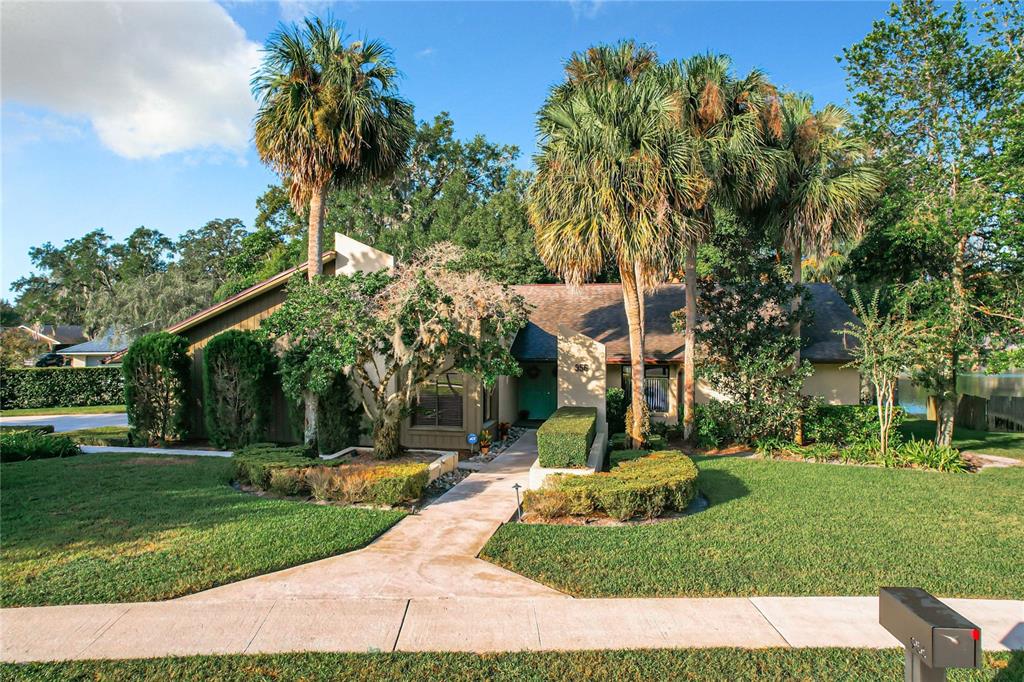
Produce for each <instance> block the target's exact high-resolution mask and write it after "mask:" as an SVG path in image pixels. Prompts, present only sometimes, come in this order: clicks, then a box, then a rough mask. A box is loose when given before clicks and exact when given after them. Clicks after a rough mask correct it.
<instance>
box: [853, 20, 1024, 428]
mask: <svg viewBox="0 0 1024 682" xmlns="http://www.w3.org/2000/svg"><path fill="white" fill-rule="evenodd" d="M1022 35H1024V30H1022V20H1021V12H1020V8H1019V5H1018V4H1016V3H1003V2H994V3H989V4H987V5H984V6H981V7H980V8H979V10H978V11H977V12H976V13H975V14H974V15H973V16H972V15H971V14H969V13H968V11H967V9H966V8H965V7H964V5H963V4H961V3H957V4H955V5H954V6H953V7H952V8H950V9H949V10H948V11H947V10H944V9H940V7H939V6H938V5H937V4H936V3H935V2H933V1H932V0H908V1H907V2H904V3H902V4H894V5H893V6H892V7H891V8H890V10H889V14H888V17H887V19H886V20H884V21H878V22H876V23H875V24H874V26H873V28H872V30H871V32H870V33H869V34H868V35H867V36H866V37H865V38H864V39H863V40H862V41H861V42H859V43H857V44H856V45H854V46H852V47H850V48H848V49H847V50H845V51H844V60H845V62H846V68H847V73H848V83H849V85H850V87H851V89H852V90H853V91H854V101H855V102H856V103H857V105H858V106H859V107H860V109H861V110H862V114H861V128H862V130H863V132H864V134H865V135H866V136H867V138H868V139H869V140H870V142H871V143H872V144H873V145H874V146H875V147H876V148H877V149H878V150H879V157H880V163H881V167H882V170H883V173H884V174H885V180H886V184H887V187H888V188H889V190H888V192H887V193H886V194H887V196H886V197H885V200H884V201H883V202H882V205H881V206H880V208H879V210H878V212H877V214H876V216H875V217H874V220H873V222H874V224H875V225H876V227H873V229H874V230H878V231H880V232H882V233H883V235H881V236H880V237H879V238H877V239H874V240H872V241H871V242H870V243H871V244H878V243H880V242H884V241H890V242H899V241H900V239H901V238H900V237H899V236H897V235H901V234H902V235H905V237H904V239H906V240H909V241H911V243H912V244H920V247H919V248H918V253H919V255H918V257H917V258H916V259H915V260H924V261H925V262H923V263H921V264H920V268H917V267H913V268H911V269H910V271H909V272H908V270H907V268H905V267H899V265H898V264H897V266H896V267H894V268H892V269H891V270H890V269H882V271H881V272H874V273H868V274H869V275H877V276H878V277H879V279H880V280H881V281H876V282H873V283H872V284H873V285H875V286H883V285H885V284H890V283H893V276H894V274H895V275H901V274H902V275H910V276H914V275H917V276H918V277H919V278H918V279H917V280H916V282H914V283H913V286H912V287H910V289H909V291H910V293H911V295H912V296H913V303H914V315H915V316H916V317H917V318H918V319H922V320H927V322H928V324H929V326H930V327H932V328H933V329H941V330H942V333H941V335H940V336H941V339H942V340H941V343H940V344H939V347H938V348H936V349H934V350H935V353H934V355H933V356H932V357H933V361H932V362H931V363H929V364H928V365H925V366H923V367H922V368H921V371H919V372H917V373H916V375H915V379H916V380H917V381H918V382H919V383H920V384H922V385H923V386H925V387H926V388H927V389H928V390H929V391H930V393H931V394H932V396H934V398H935V400H936V401H937V403H938V415H937V416H938V419H937V420H936V422H937V424H936V442H937V443H938V444H940V445H948V444H949V443H950V442H951V440H952V437H953V425H954V419H955V415H956V405H957V399H958V396H957V388H956V378H957V374H958V372H959V371H961V367H962V366H964V365H966V364H968V363H969V362H970V361H972V360H975V359H977V358H978V357H979V355H980V354H982V353H983V352H984V351H986V350H989V349H991V350H998V348H999V346H1001V345H1005V344H1006V343H1008V342H1010V341H1012V340H1014V339H1019V338H1021V337H1022V336H1024V295H1022V294H1024V290H1022V285H1021V281H1024V277H1022V276H1024V267H1022V266H1024V257H1022V247H1024V244H1022V241H1024V240H1022V237H1021V230H1020V225H1021V208H1020V205H1021V202H1020V196H1021V194H1020V191H1021V189H1022V188H1024V183H1022V171H1021V163H1020V162H1021V158H1022V155H1021V150H1022V144H1021V130H1022V129H1024V115H1022V114H1021V111H1022V101H1024V75H1022V68H1024V62H1022V59H1021V45H1022ZM910 250H911V251H913V250H914V247H913V246H911V248H910ZM933 254H934V258H932V257H931V256H932V255H933ZM856 260H857V261H859V262H863V259H861V258H858V259H856ZM891 261H892V258H888V259H886V262H891ZM911 262H913V261H911ZM914 270H917V272H914ZM891 273H892V274H891ZM857 279H858V280H860V281H861V282H863V281H864V280H865V279H866V277H864V276H862V275H858V276H857Z"/></svg>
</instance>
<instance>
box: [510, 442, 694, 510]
mask: <svg viewBox="0 0 1024 682" xmlns="http://www.w3.org/2000/svg"><path fill="white" fill-rule="evenodd" d="M638 452H639V451H638ZM619 454H621V453H612V455H613V456H612V461H614V462H617V463H618V464H617V466H614V467H613V468H612V469H611V470H610V471H608V472H604V473H596V474H593V475H590V476H572V475H562V476H552V477H551V478H550V479H549V483H548V484H546V485H545V487H544V488H542V489H541V490H536V491H531V493H530V494H529V495H528V496H527V498H526V500H525V502H524V507H525V508H526V510H527V511H530V512H534V511H536V512H537V514H538V515H540V516H542V517H543V516H544V515H552V514H554V515H566V514H568V515H584V516H585V515H589V514H592V513H595V512H599V513H604V514H607V515H608V516H611V517H612V518H615V519H619V520H620V521H624V520H626V519H630V518H633V517H636V516H642V517H644V518H653V517H655V516H659V515H661V514H663V513H664V512H666V511H673V510H675V511H682V510H684V509H686V507H687V506H688V505H689V504H690V502H691V501H692V500H693V497H694V495H696V493H697V488H696V481H697V467H696V466H695V465H694V464H693V462H692V461H691V460H690V458H689V457H687V456H686V455H684V454H682V453H681V452H678V451H674V450H669V451H661V452H653V453H643V456H640V457H635V458H627V457H622V456H620V457H616V456H615V455H619ZM627 454H628V453H627ZM549 517H550V516H549Z"/></svg>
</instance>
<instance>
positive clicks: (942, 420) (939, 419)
mask: <svg viewBox="0 0 1024 682" xmlns="http://www.w3.org/2000/svg"><path fill="white" fill-rule="evenodd" d="M956 403H957V401H956V395H954V396H953V397H952V398H949V397H945V396H944V397H942V398H941V399H940V400H939V409H938V412H937V413H936V415H935V444H936V445H952V443H953V426H954V425H955V423H956Z"/></svg>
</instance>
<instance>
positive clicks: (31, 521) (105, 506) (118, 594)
mask: <svg viewBox="0 0 1024 682" xmlns="http://www.w3.org/2000/svg"><path fill="white" fill-rule="evenodd" d="M232 465H233V462H232V461H231V460H230V459H224V458H221V457H177V456H170V455H154V456H146V455H139V454H137V453H132V454H123V455H120V454H103V455H88V456H84V457H71V458H69V459H49V460H39V461H32V462H21V463H18V464H10V465H7V464H5V465H3V472H2V474H0V485H2V487H3V490H2V493H0V516H2V518H3V553H4V558H3V561H2V562H0V584H2V585H3V591H2V595H0V604H2V605H3V606H5V607H10V606H42V605H46V604H82V603H88V604H94V603H100V604H110V603H113V602H142V601H156V600H161V599H171V598H174V597H180V596H183V595H186V594H191V593H193V592H198V591H200V590H205V589H209V588H211V587H216V586H218V585H224V584H226V583H230V582H234V581H236V580H242V579H244V578H249V577H252V576H254V575H262V574H264V573H270V572H272V571H278V570H281V569H284V568H288V567H290V566H295V565H297V564H303V563H307V562H310V561H316V560H317V559H323V558H325V557H329V556H335V555H337V554H340V553H342V552H347V551H351V550H354V549H358V548H360V547H363V546H365V545H366V544H367V543H369V542H370V541H372V540H373V539H374V538H375V537H377V536H378V535H379V534H380V533H382V532H384V531H385V530H387V529H388V528H389V527H390V526H391V525H392V524H393V523H395V522H396V521H398V520H399V519H401V518H402V516H403V514H402V513H401V512H399V511H384V510H376V509H357V508H340V507H333V506H324V505H314V504H300V503H296V502H290V501H285V500H274V499H267V498H261V497H257V496H256V495H247V494H243V493H239V492H238V491H237V490H234V489H233V488H232V487H231V486H230V485H229V484H230V482H231V478H232V469H233V466H232ZM0 677H5V676H4V675H3V673H0Z"/></svg>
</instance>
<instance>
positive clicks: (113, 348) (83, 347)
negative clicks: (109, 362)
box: [57, 330, 128, 355]
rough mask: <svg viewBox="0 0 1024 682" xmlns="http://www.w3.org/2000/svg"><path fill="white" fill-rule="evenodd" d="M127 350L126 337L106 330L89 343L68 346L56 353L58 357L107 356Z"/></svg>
mask: <svg viewBox="0 0 1024 682" xmlns="http://www.w3.org/2000/svg"><path fill="white" fill-rule="evenodd" d="M126 348H128V337H127V336H125V335H124V334H118V333H117V332H114V331H113V330H107V332H106V333H105V334H103V336H100V337H97V338H95V339H93V340H91V341H86V342H85V343H80V344H78V345H75V346H70V347H68V348H65V349H63V350H59V351H57V354H58V355H86V354H93V355H109V354H111V353H120V352H121V351H123V350H125V349H126Z"/></svg>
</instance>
